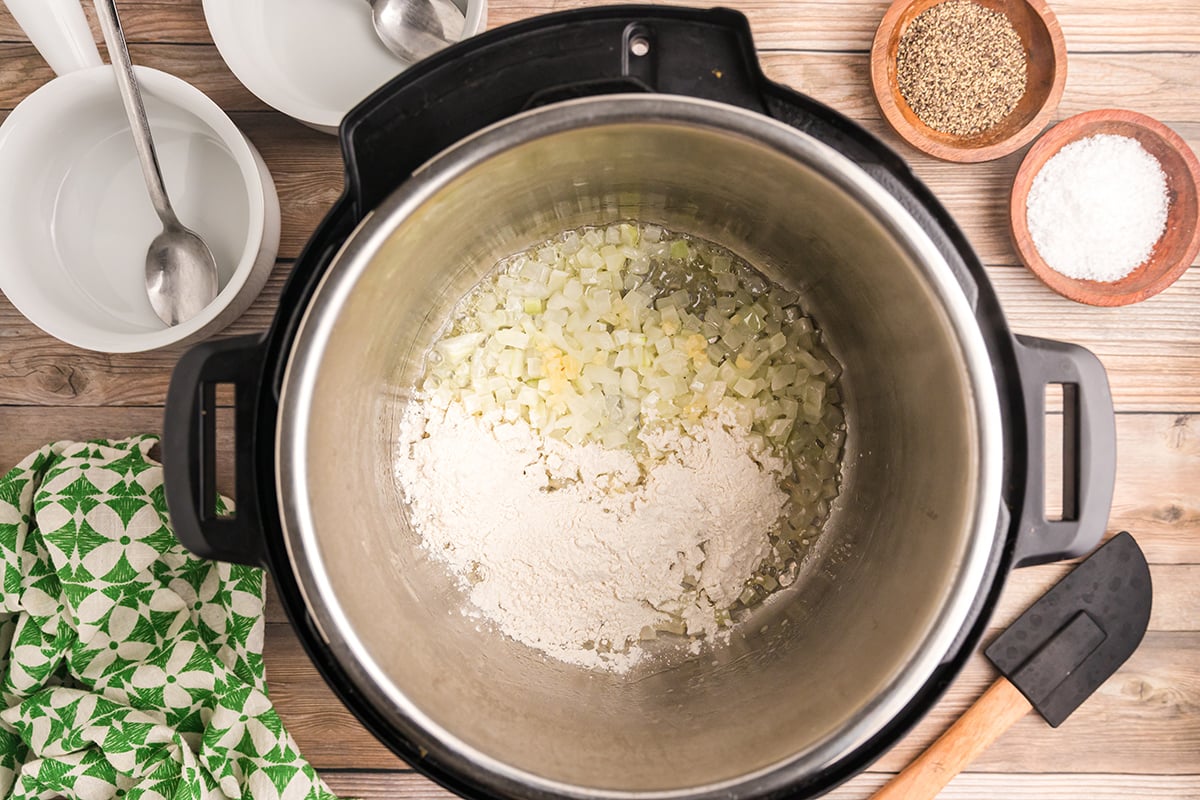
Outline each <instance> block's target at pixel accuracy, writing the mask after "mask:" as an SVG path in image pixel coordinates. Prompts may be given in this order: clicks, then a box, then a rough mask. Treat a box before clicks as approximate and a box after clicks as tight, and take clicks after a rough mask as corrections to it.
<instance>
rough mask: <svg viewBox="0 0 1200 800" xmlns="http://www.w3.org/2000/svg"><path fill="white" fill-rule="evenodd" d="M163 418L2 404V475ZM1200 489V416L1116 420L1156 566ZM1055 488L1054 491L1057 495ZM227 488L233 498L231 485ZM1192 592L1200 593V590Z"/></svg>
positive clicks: (1120, 462)
mask: <svg viewBox="0 0 1200 800" xmlns="http://www.w3.org/2000/svg"><path fill="white" fill-rule="evenodd" d="M162 418H163V414H162V409H161V408H158V407H135V408H116V407H104V408H79V407H74V406H59V407H53V406H45V407H38V406H30V407H23V406H5V405H0V432H3V435H0V469H8V468H9V467H11V466H12V465H14V464H16V463H17V462H18V461H19V460H20V459H21V458H23V457H24V456H25V455H26V454H28V453H30V452H32V451H33V450H35V449H36V448H38V447H40V446H41V445H42V444H45V443H46V442H50V441H56V440H59V439H84V438H95V437H112V438H120V437H126V436H132V435H134V434H138V433H160V432H161V430H162ZM219 420H221V421H220V422H219V423H218V442H217V451H218V454H219V458H220V465H219V474H224V475H228V474H230V473H231V459H232V450H231V446H230V442H231V439H230V427H229V425H228V424H226V421H228V420H229V416H228V414H223V415H222V416H221V417H219ZM1047 445H1048V447H1049V448H1050V450H1049V453H1050V457H1051V459H1052V461H1053V460H1054V459H1057V453H1058V452H1059V449H1058V448H1059V447H1060V445H1061V442H1060V441H1057V440H1052V441H1050V442H1048V443H1047ZM1198 486H1200V416H1193V415H1171V414H1120V415H1118V416H1117V481H1116V490H1115V495H1114V499H1113V511H1112V517H1111V519H1110V522H1109V531H1110V532H1116V531H1120V530H1128V531H1130V532H1132V533H1133V534H1134V535H1135V536H1136V537H1137V539H1138V542H1139V543H1140V544H1141V546H1142V547H1143V549H1145V551H1146V555H1147V558H1148V559H1149V560H1150V561H1151V563H1153V564H1164V565H1167V564H1192V565H1195V564H1200V492H1197V489H1196V487H1198ZM1054 487H1055V485H1054V484H1051V490H1052V491H1054ZM221 489H222V491H225V492H229V491H230V487H228V486H222V487H221ZM1039 569H1049V568H1048V567H1045V568H1039ZM1028 572H1029V571H1028V570H1026V571H1022V572H1019V573H1016V574H1017V575H1025V574H1027V573H1028ZM1194 585H1195V586H1196V590H1197V591H1200V583H1196V584H1194ZM1044 586H1048V584H1045V585H1044ZM1043 588H1044V587H1043ZM1192 608H1194V606H1192ZM276 619H279V620H282V619H283V617H282V616H280V617H276ZM1197 627H1200V613H1197V614H1193V615H1192V626H1190V627H1186V628H1184V627H1180V623H1178V622H1176V623H1175V624H1174V626H1171V627H1164V628H1161V630H1195V629H1196V628H1197Z"/></svg>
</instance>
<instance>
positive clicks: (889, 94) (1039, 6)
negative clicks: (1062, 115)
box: [871, 0, 1067, 162]
mask: <svg viewBox="0 0 1200 800" xmlns="http://www.w3.org/2000/svg"><path fill="white" fill-rule="evenodd" d="M1066 80H1067V50H1066V43H1065V42H1064V40H1063V35H1062V30H1061V28H1060V27H1059V24H1058V20H1057V19H1056V18H1055V16H1054V12H1053V11H1051V10H1050V7H1049V6H1047V5H1046V2H1045V0H895V2H894V3H892V5H891V6H890V7H889V8H888V10H887V12H886V13H885V14H884V16H883V19H882V21H881V22H880V23H879V29H878V30H877V31H876V33H875V41H874V43H873V44H872V46H871V85H872V88H873V89H874V93H875V99H876V100H877V101H878V102H879V108H880V110H881V111H882V112H883V116H884V118H885V119H886V120H887V121H888V123H889V124H890V125H891V126H892V128H894V129H895V130H896V132H897V133H899V134H900V135H901V136H902V137H904V139H905V140H907V141H908V143H909V144H911V145H912V146H914V147H916V148H917V149H919V150H921V151H923V152H925V153H928V154H930V155H932V156H936V157H938V158H943V159H946V160H948V161H965V162H971V161H989V160H991V159H994V158H1000V157H1001V156H1005V155H1008V154H1009V153H1011V152H1013V151H1015V150H1018V149H1020V148H1021V147H1023V146H1024V145H1026V144H1028V143H1029V142H1031V141H1032V140H1033V139H1034V138H1035V137H1036V136H1037V135H1038V133H1040V132H1041V130H1042V129H1043V128H1045V127H1046V125H1047V123H1049V122H1050V120H1051V118H1052V117H1053V116H1054V112H1055V110H1056V108H1057V106H1058V101H1059V99H1060V98H1061V97H1062V92H1063V88H1064V86H1065V85H1066Z"/></svg>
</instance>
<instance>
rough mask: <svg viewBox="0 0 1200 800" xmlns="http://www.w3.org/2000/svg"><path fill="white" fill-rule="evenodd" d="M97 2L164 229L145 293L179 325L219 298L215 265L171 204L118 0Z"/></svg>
mask: <svg viewBox="0 0 1200 800" xmlns="http://www.w3.org/2000/svg"><path fill="white" fill-rule="evenodd" d="M95 2H96V11H97V12H98V13H99V15H100V27H101V29H102V30H103V31H104V41H105V43H106V44H107V45H108V53H109V58H110V59H111V60H112V62H113V68H114V71H115V72H116V73H117V86H118V88H119V89H120V90H121V99H122V100H123V101H124V102H125V113H126V115H127V116H128V117H129V127H130V128H131V129H132V130H133V142H134V145H135V146H136V147H137V154H138V160H139V161H140V162H141V164H142V174H143V175H144V176H145V178H146V188H147V189H148V190H149V192H150V201H151V202H152V203H153V204H154V210H155V211H156V212H157V213H158V218H159V219H160V220H162V224H163V229H162V233H160V234H159V235H158V236H156V237H154V241H152V242H151V243H150V249H149V250H148V251H147V252H146V293H147V294H148V295H149V297H150V305H151V306H153V307H154V313H155V314H157V315H158V316H159V318H160V319H161V320H162V321H163V322H165V323H167V324H168V325H178V324H179V323H181V322H185V321H187V320H189V319H191V318H192V317H194V316H196V315H197V314H199V313H200V312H201V311H203V310H204V308H205V307H206V306H208V305H209V304H210V303H212V301H213V300H215V299H216V297H217V263H216V261H215V260H214V259H213V255H212V252H211V251H210V250H209V249H208V245H206V244H205V243H204V240H203V239H201V238H200V237H199V236H198V235H196V233H195V232H193V231H191V230H189V229H188V228H185V227H184V226H183V224H182V223H180V221H179V218H178V217H177V216H175V210H174V209H173V208H171V201H170V199H168V197H167V189H166V187H165V186H164V185H163V179H162V171H161V170H160V169H159V166H158V156H157V155H155V152H154V139H153V138H152V137H151V135H150V122H149V120H148V119H147V118H146V107H145V106H144V105H143V104H142V93H141V91H140V90H139V88H138V82H137V77H136V76H135V75H134V74H133V64H132V63H130V61H129V48H128V47H126V45H125V33H124V31H122V30H121V20H120V18H119V17H118V16H117V6H116V3H115V2H114V0H95Z"/></svg>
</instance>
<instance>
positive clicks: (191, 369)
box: [162, 334, 267, 566]
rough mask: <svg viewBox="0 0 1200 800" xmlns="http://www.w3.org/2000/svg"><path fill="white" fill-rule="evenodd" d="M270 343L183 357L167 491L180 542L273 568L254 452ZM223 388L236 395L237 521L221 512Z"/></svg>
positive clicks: (209, 345)
mask: <svg viewBox="0 0 1200 800" xmlns="http://www.w3.org/2000/svg"><path fill="white" fill-rule="evenodd" d="M263 342H264V340H263V338H262V337H261V336H259V335H257V334H256V335H251V336H238V337H234V338H229V339H217V340H213V341H210V342H205V343H203V344H200V345H197V346H196V347H193V348H191V349H190V350H188V351H187V352H186V353H184V354H183V357H182V358H180V359H179V363H178V364H177V365H176V367H175V372H174V373H173V374H172V375H171V385H170V387H169V388H168V390H167V407H166V418H165V419H164V421H163V439H162V441H163V448H162V451H163V489H164V492H165V494H166V500H167V511H168V513H169V515H170V518H171V525H172V527H174V529H175V538H177V539H178V540H179V542H180V543H181V544H182V545H183V546H184V547H186V548H187V549H188V550H190V551H192V552H193V553H195V554H196V555H198V556H200V557H201V558H210V559H214V560H216V561H229V562H232V563H234V564H249V565H251V566H266V564H267V551H266V539H265V538H264V536H263V533H262V526H261V525H260V524H259V513H258V506H257V502H256V498H257V494H256V492H255V478H254V458H253V449H252V442H253V435H252V432H253V429H254V408H255V403H254V394H255V393H256V392H257V391H258V386H259V383H260V379H261V373H262V365H263V357H262V347H263ZM218 384H232V385H233V386H234V390H235V400H234V420H235V422H234V435H235V442H236V448H235V449H236V454H235V459H236V461H235V470H236V481H235V482H236V491H235V497H236V500H237V507H236V509H235V510H234V512H233V515H232V516H218V515H217V512H216V509H217V478H216V473H217V465H216V449H217V448H216V430H217V425H216V422H217V403H216V388H217V385H218Z"/></svg>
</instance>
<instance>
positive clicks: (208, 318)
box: [0, 67, 279, 353]
mask: <svg viewBox="0 0 1200 800" xmlns="http://www.w3.org/2000/svg"><path fill="white" fill-rule="evenodd" d="M136 72H137V77H138V80H139V81H140V82H141V86H142V92H143V96H144V98H145V104H146V111H147V114H148V116H149V119H150V127H151V129H152V130H153V132H154V143H155V146H156V148H157V151H158V158H159V164H160V166H161V169H162V174H163V180H164V181H165V183H166V187H167V192H168V194H169V195H170V197H171V199H172V202H173V204H174V206H175V210H176V213H177V214H178V216H179V219H180V220H181V221H182V222H183V223H184V224H185V225H187V226H188V227H190V228H192V229H193V230H195V231H196V232H197V233H199V234H200V235H201V236H202V237H203V238H204V240H205V241H206V242H207V243H208V245H209V247H210V248H211V250H212V252H213V256H214V257H215V259H216V262H217V269H218V273H219V276H220V279H219V286H220V293H219V294H218V296H217V299H216V300H215V301H214V302H213V303H212V304H210V305H209V306H208V308H206V309H205V310H204V311H203V312H201V313H200V314H199V315H198V316H196V317H193V318H192V319H190V320H188V321H186V322H184V323H182V324H180V325H176V326H174V327H167V326H166V325H165V324H164V323H163V322H162V321H161V320H160V319H159V318H158V317H157V316H156V315H155V313H154V309H153V308H151V306H150V301H149V298H148V297H147V295H146V284H145V277H144V276H145V263H146V249H147V247H149V245H150V241H151V240H152V239H153V238H154V236H155V235H156V234H157V233H158V232H159V231H160V230H161V229H162V225H161V223H160V222H159V220H158V217H157V216H156V215H155V213H154V209H153V207H152V206H151V205H150V198H149V195H148V194H147V193H146V185H145V182H144V180H143V178H142V173H141V168H140V166H139V164H138V160H137V156H136V153H135V151H134V145H133V135H132V133H131V132H130V130H129V123H128V121H127V120H126V118H125V111H124V108H123V107H122V105H121V97H120V95H119V94H118V92H117V82H116V76H115V74H114V73H113V71H112V69H111V68H109V67H96V68H93V69H89V70H84V71H80V72H72V73H70V74H68V75H66V76H63V77H60V78H56V79H55V80H53V81H51V82H50V83H48V84H46V85H45V86H43V87H42V88H40V89H38V90H37V91H36V92H34V93H33V94H32V95H30V96H29V97H28V98H26V99H25V101H24V102H22V103H21V104H20V105H19V106H18V107H17V108H16V109H15V110H14V111H13V112H12V113H11V114H10V115H9V117H8V119H7V120H5V122H4V125H3V127H0V175H3V176H4V182H3V185H2V186H0V288H2V289H3V290H4V293H5V294H6V295H7V296H8V299H9V300H10V301H11V302H12V304H13V305H14V306H16V307H17V309H18V310H19V311H20V312H21V313H22V314H24V315H25V316H26V317H28V318H29V320H30V321H31V322H33V323H34V324H35V325H37V326H38V327H39V328H41V329H42V330H44V331H46V332H47V333H49V334H50V335H52V336H56V337H58V338H59V339H62V340H63V341H65V342H68V343H70V344H73V345H75V346H77V347H82V348H86V349H89V350H100V351H104V352H110V353H124V352H136V351H141V350H153V349H156V348H160V347H165V346H167V345H171V344H176V343H179V342H188V341H194V340H196V339H199V338H202V337H204V336H207V335H210V334H212V333H215V332H216V331H218V330H220V329H221V328H223V327H225V326H226V325H228V324H229V323H230V322H232V321H233V320H234V319H236V318H237V317H238V316H240V315H241V313H242V312H243V311H245V310H246V308H247V307H248V306H249V305H250V303H251V302H252V301H253V300H254V298H255V297H256V296H257V295H258V293H259V291H260V290H261V289H262V286H263V284H264V283H265V282H266V279H267V276H268V275H269V274H270V271H271V267H272V265H273V264H274V262H275V255H276V252H277V251H278V248H279V200H278V198H277V197H276V194H275V186H274V183H273V182H272V181H271V177H270V174H269V173H268V172H267V168H266V165H265V164H263V162H262V158H261V157H260V156H259V155H258V153H257V152H256V151H255V150H254V149H253V147H251V145H250V143H249V142H247V141H246V139H245V137H243V136H242V134H241V132H239V131H238V129H237V128H236V127H235V126H234V124H233V123H232V122H231V121H230V120H229V118H228V117H226V116H225V114H224V113H223V112H222V111H221V110H220V109H219V108H217V106H216V105H215V104H214V103H212V101H211V100H209V99H208V98H207V97H206V96H204V95H203V94H202V93H201V92H200V91H199V90H197V89H195V88H193V87H192V86H190V85H189V84H187V83H185V82H183V81H182V80H180V79H178V78H175V77H173V76H171V75H168V74H166V73H164V72H159V71H157V70H152V69H149V68H146V67H137V68H136Z"/></svg>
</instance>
